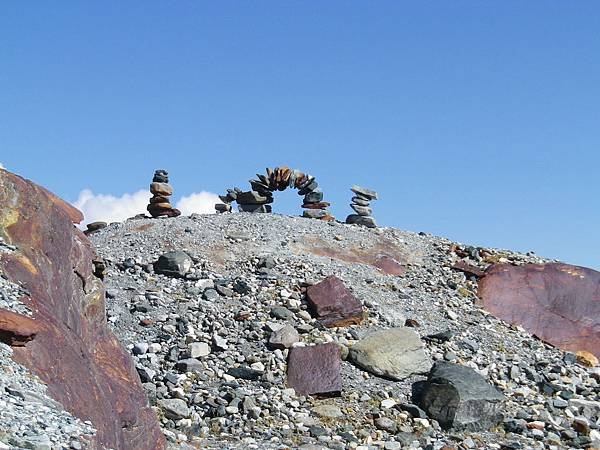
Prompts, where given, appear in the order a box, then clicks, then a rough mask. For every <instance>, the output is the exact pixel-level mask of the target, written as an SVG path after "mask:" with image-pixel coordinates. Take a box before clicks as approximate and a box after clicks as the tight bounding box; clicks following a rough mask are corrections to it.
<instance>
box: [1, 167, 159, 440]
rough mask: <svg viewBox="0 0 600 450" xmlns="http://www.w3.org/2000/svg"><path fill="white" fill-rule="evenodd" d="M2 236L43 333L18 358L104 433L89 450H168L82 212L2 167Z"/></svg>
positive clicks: (7, 264) (7, 259) (5, 260)
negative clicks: (117, 322) (111, 309)
mask: <svg viewBox="0 0 600 450" xmlns="http://www.w3.org/2000/svg"><path fill="white" fill-rule="evenodd" d="M0 205H2V207H1V208H0V235H1V236H2V237H3V238H4V239H5V240H6V241H7V242H9V243H10V244H13V245H16V246H17V247H18V249H19V250H18V251H15V252H11V253H3V254H1V255H0V267H1V268H2V271H3V272H4V274H5V275H6V276H7V277H8V278H9V279H10V280H12V281H14V282H19V283H20V284H21V285H22V286H23V287H24V288H25V289H26V290H27V291H28V292H29V293H30V297H29V298H25V299H24V302H25V303H26V304H27V305H28V306H29V307H30V309H31V310H32V311H34V313H33V317H32V319H33V320H34V321H35V323H36V324H37V325H39V327H40V330H39V331H38V333H37V336H36V337H35V339H33V340H32V341H30V342H28V343H27V344H25V346H23V347H16V348H15V349H14V354H13V357H14V359H15V360H16V361H18V362H19V363H21V364H23V365H25V366H26V367H28V368H29V370H31V371H32V372H33V373H34V374H36V375H37V376H39V377H40V378H41V379H42V380H43V381H44V382H45V383H46V384H47V385H48V393H49V394H50V395H51V396H52V397H53V398H54V399H55V400H56V401H58V402H59V403H61V404H62V405H63V406H64V407H65V409H67V410H68V411H70V412H71V413H72V414H73V415H75V416H77V417H79V418H80V419H82V420H90V421H91V422H92V423H93V425H94V427H95V428H96V429H97V430H98V432H97V435H96V436H95V437H94V438H93V439H92V440H91V441H90V442H89V443H86V449H89V450H96V449H100V448H113V449H115V450H129V449H131V450H134V449H136V450H137V449H140V450H143V449H148V450H150V449H152V450H154V449H163V448H164V447H165V443H164V437H163V435H162V433H161V431H160V428H159V426H158V423H157V420H156V417H155V414H154V412H153V410H152V409H151V408H150V406H149V405H148V400H147V397H146V395H145V393H144V391H143V389H142V386H141V384H140V381H139V376H138V375H137V373H136V371H135V369H134V366H133V362H132V360H131V357H130V356H129V354H128V353H127V352H126V351H125V350H124V349H123V348H122V347H121V345H120V344H119V342H118V341H117V339H116V338H115V337H114V335H113V334H112V333H111V332H110V331H109V330H108V328H107V325H106V316H105V308H104V289H103V286H102V283H101V281H100V280H99V279H98V278H97V277H95V276H94V274H93V270H94V266H93V264H92V261H93V260H97V259H98V258H97V256H96V255H95V253H94V251H93V250H92V248H91V245H90V243H89V241H88V240H87V238H86V237H85V236H84V234H83V233H82V232H80V231H79V230H77V229H76V228H74V227H73V221H79V220H81V213H80V212H79V211H77V210H76V209H75V208H73V207H72V206H70V205H68V204H67V203H66V202H64V201H62V200H60V199H58V198H57V197H56V196H54V195H52V194H50V193H49V192H48V191H46V190H45V189H43V188H41V187H39V186H37V185H35V184H34V183H32V182H30V181H27V180H24V179H22V178H20V177H18V176H16V175H13V174H11V173H9V172H6V171H0Z"/></svg>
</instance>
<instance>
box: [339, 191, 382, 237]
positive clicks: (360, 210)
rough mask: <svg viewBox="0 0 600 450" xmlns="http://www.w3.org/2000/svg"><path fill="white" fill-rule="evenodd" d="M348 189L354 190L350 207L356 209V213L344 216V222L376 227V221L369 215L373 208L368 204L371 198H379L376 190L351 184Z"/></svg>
mask: <svg viewBox="0 0 600 450" xmlns="http://www.w3.org/2000/svg"><path fill="white" fill-rule="evenodd" d="M350 190H351V191H352V192H354V197H352V203H351V204H350V207H351V208H352V209H353V210H354V211H356V214H350V215H349V216H348V217H347V218H346V223H349V224H357V225H363V226H365V227H368V228H377V222H375V219H374V218H373V216H372V215H371V214H372V213H373V210H372V209H371V206H370V203H371V201H372V200H377V199H378V198H379V197H378V195H377V192H375V191H373V190H371V189H367V188H364V187H361V186H357V185H354V186H352V187H351V188H350Z"/></svg>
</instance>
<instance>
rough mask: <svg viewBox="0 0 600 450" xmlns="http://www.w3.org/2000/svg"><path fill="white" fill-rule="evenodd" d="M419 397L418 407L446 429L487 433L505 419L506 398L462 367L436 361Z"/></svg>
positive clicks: (472, 372)
mask: <svg viewBox="0 0 600 450" xmlns="http://www.w3.org/2000/svg"><path fill="white" fill-rule="evenodd" d="M418 397H419V398H417V399H416V400H417V401H418V402H419V406H420V407H421V408H423V409H424V410H425V411H426V412H427V414H428V415H429V417H431V418H433V419H435V420H437V421H438V422H439V423H440V425H441V426H442V427H443V428H446V429H448V428H453V429H456V430H465V431H481V430H488V429H490V428H492V427H493V426H495V425H497V424H498V423H500V422H501V421H502V419H503V414H502V409H503V401H504V399H505V397H504V395H502V394H501V393H500V392H499V391H498V390H496V388H494V387H493V386H492V385H491V384H489V383H488V382H487V381H486V380H485V378H483V377H482V376H481V375H479V374H478V373H477V372H475V371H474V370H473V369H471V368H469V367H466V366H461V365H459V364H452V363H447V362H437V363H436V364H435V366H433V368H432V369H431V372H430V373H429V376H428V378H427V381H426V382H425V383H424V385H423V387H422V391H421V392H420V394H419V396H418Z"/></svg>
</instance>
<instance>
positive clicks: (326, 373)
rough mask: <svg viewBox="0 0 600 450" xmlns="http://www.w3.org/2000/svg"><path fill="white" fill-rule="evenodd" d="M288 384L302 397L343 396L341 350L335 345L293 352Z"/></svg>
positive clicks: (290, 359)
mask: <svg viewBox="0 0 600 450" xmlns="http://www.w3.org/2000/svg"><path fill="white" fill-rule="evenodd" d="M287 383H288V386H289V387H293V388H294V389H295V390H296V392H297V393H298V394H300V395H328V396H330V395H339V394H340V393H341V391H342V377H341V373H340V348H339V347H338V346H337V344H334V343H333V342H331V343H329V344H321V345H315V346H312V347H295V348H292V349H290V354H289V357H288V368H287Z"/></svg>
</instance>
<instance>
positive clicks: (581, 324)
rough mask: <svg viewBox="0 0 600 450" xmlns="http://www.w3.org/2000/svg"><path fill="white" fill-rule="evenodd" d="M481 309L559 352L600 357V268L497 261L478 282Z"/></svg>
mask: <svg viewBox="0 0 600 450" xmlns="http://www.w3.org/2000/svg"><path fill="white" fill-rule="evenodd" d="M478 294H479V298H480V299H481V303H482V304H483V307H484V308H485V309H487V310H488V311H489V312H491V313H492V314H494V315H495V316H496V317H498V318H500V319H502V320H505V321H507V322H509V323H511V324H517V325H520V326H522V327H523V328H525V329H526V330H527V331H528V332H530V333H531V334H534V335H535V336H537V337H538V338H539V339H542V340H543V341H546V342H548V343H550V344H552V345H555V346H556V347H559V348H561V349H563V350H569V351H572V352H577V351H579V350H585V351H588V352H590V353H593V354H594V355H596V356H597V357H600V272H597V271H595V270H592V269H588V268H585V267H577V266H571V265H569V264H562V263H551V264H526V265H524V266H518V267H517V266H511V265H507V264H496V265H494V266H492V267H491V268H490V269H488V270H487V272H486V275H485V277H484V278H483V279H482V280H480V281H479V291H478Z"/></svg>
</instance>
